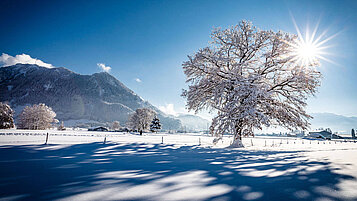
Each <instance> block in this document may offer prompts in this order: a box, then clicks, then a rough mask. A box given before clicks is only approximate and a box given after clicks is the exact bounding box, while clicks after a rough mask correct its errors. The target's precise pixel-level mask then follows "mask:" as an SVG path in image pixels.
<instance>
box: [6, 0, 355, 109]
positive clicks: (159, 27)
mask: <svg viewBox="0 0 357 201" xmlns="http://www.w3.org/2000/svg"><path fill="white" fill-rule="evenodd" d="M356 10H357V1H337V0H336V1H326V0H323V1H263V0H261V1H224V0H216V1H209V0H203V1H198V0H197V1H196V0H190V1H184V0H177V1H174V0H166V1H149V0H146V1H69V0H68V1H66V0H65V1H16V0H2V1H0V24H1V31H0V53H7V54H9V55H12V56H15V55H18V54H22V53H25V54H28V55H30V56H31V57H34V58H38V59H40V60H42V61H44V62H47V63H50V64H52V65H54V66H57V67H66V68H69V69H71V70H72V71H75V72H77V73H81V74H92V73H95V72H99V71H100V69H99V68H98V66H97V63H105V64H106V65H107V66H111V67H112V69H111V71H110V73H111V74H112V75H114V76H115V77H116V78H118V79H119V80H120V81H122V82H123V83H124V84H125V85H127V86H128V87H129V88H131V89H132V90H134V91H135V92H136V93H137V94H139V95H140V96H142V97H143V98H144V99H146V100H148V101H149V102H151V103H152V104H154V105H156V106H165V105H166V104H174V107H175V110H176V111H179V112H180V111H182V108H184V104H185V103H184V99H183V98H182V97H180V94H181V89H182V88H186V87H187V86H186V84H185V77H184V74H183V71H182V68H181V64H182V62H183V61H185V60H186V58H187V55H188V54H192V53H194V52H195V51H197V50H198V49H199V48H203V47H205V46H207V45H208V41H210V38H209V36H210V32H211V30H212V29H213V27H228V26H230V25H235V24H237V23H238V21H240V20H242V19H246V20H250V21H252V22H253V23H254V24H255V25H256V26H257V27H259V28H261V29H272V30H275V31H277V30H283V31H287V32H291V33H296V30H295V28H294V25H293V22H292V19H291V14H292V15H293V16H294V17H295V19H296V22H297V24H298V26H299V27H300V28H302V29H304V28H305V27H306V26H307V24H310V26H311V27H313V26H314V25H315V24H316V23H317V22H318V21H319V20H320V26H319V33H321V32H322V31H324V30H327V29H328V32H327V34H328V35H333V34H336V33H339V34H338V36H336V37H335V38H334V39H333V40H331V41H330V42H329V45H332V47H330V48H329V49H328V52H329V53H331V54H332V55H330V56H328V58H329V59H331V60H333V61H334V62H335V63H336V64H334V63H329V62H325V61H322V66H321V68H320V69H321V72H322V73H323V76H324V79H323V81H322V86H321V88H320V90H319V91H320V92H319V93H318V94H317V95H316V97H315V98H311V99H310V100H309V103H310V104H309V107H308V111H309V112H332V113H336V114H342V115H347V116H357V102H356V100H357V54H356V53H357V51H356V50H357V39H356V36H357V12H356ZM136 78H139V79H140V80H141V81H142V82H137V81H135V79H136Z"/></svg>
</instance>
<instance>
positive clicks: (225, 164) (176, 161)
mask: <svg viewBox="0 0 357 201" xmlns="http://www.w3.org/2000/svg"><path fill="white" fill-rule="evenodd" d="M346 165H347V164H346ZM337 168H338V167H337ZM340 168H342V167H340ZM334 169H336V167H333V166H331V164H330V163H329V162H328V161H313V160H310V159H308V158H304V157H302V156H301V154H300V153H299V152H286V151H249V150H244V149H236V150H227V149H212V148H204V147H196V146H184V147H176V146H174V145H167V144H166V145H162V144H115V143H109V144H102V143H90V144H79V145H47V146H45V145H23V146H0V200H1V198H3V199H9V200H56V199H70V200H214V199H218V200H313V199H318V198H321V199H330V200H336V199H341V198H339V197H338V196H337V195H336V194H334V192H336V191H339V190H340V189H339V187H338V185H337V184H338V183H339V182H340V181H341V180H355V178H354V177H351V176H346V175H341V174H336V173H334V172H333V170H334Z"/></svg>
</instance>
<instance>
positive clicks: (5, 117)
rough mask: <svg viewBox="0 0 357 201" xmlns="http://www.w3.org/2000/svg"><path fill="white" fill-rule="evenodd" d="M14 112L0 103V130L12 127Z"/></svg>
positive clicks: (6, 105)
mask: <svg viewBox="0 0 357 201" xmlns="http://www.w3.org/2000/svg"><path fill="white" fill-rule="evenodd" d="M13 115H14V111H13V110H12V109H11V107H10V106H9V105H8V104H6V103H2V102H0V129H8V128H13V127H14V118H13Z"/></svg>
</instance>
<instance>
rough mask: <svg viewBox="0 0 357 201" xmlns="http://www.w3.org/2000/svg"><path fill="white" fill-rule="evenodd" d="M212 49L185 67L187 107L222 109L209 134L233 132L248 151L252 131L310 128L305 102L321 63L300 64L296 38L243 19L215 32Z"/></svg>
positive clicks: (315, 84) (314, 86)
mask: <svg viewBox="0 0 357 201" xmlns="http://www.w3.org/2000/svg"><path fill="white" fill-rule="evenodd" d="M211 38H212V39H213V41H212V42H211V46H209V47H206V48H203V49H200V50H199V51H198V52H197V53H195V54H194V55H192V56H188V61H186V62H184V63H183V69H184V73H185V74H186V76H187V80H186V82H188V83H189V89H188V90H184V91H183V94H182V95H183V96H184V97H186V98H187V108H188V109H189V110H194V111H196V112H198V111H200V110H202V109H212V110H213V111H217V116H216V117H214V118H213V120H212V124H211V126H210V131H211V133H212V134H215V135H216V136H217V137H221V136H222V135H223V133H225V132H229V133H233V134H234V140H233V143H232V144H231V146H232V147H243V144H242V142H241V137H242V136H248V135H253V129H254V128H257V129H262V126H267V127H269V126H271V125H280V126H283V127H285V128H288V129H295V128H301V129H306V128H307V127H308V126H309V123H308V119H309V118H311V116H309V115H308V114H307V113H306V112H305V109H304V107H305V106H306V99H307V97H308V96H309V95H313V94H315V92H316V89H317V87H318V86H319V84H320V77H321V74H320V72H318V71H317V70H316V66H318V65H319V63H318V61H313V62H309V63H308V64H306V63H305V64H302V63H299V62H297V58H296V45H294V44H296V43H297V42H298V41H297V40H298V39H297V37H296V35H292V34H288V33H283V32H281V31H279V32H273V31H263V30H259V29H257V28H256V27H254V26H252V24H251V23H250V22H247V21H242V22H240V23H239V24H238V25H236V26H234V27H231V28H229V29H224V30H222V29H216V30H214V31H213V33H212V36H211Z"/></svg>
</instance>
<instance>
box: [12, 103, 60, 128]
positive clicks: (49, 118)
mask: <svg viewBox="0 0 357 201" xmlns="http://www.w3.org/2000/svg"><path fill="white" fill-rule="evenodd" d="M55 117H56V113H55V112H54V111H53V110H52V108H50V107H48V106H47V105H45V104H43V103H40V104H38V105H36V104H35V105H33V106H26V107H25V108H24V110H23V111H22V112H21V114H20V116H19V124H18V128H21V129H31V130H44V129H48V128H51V127H52V123H57V122H58V120H57V119H55Z"/></svg>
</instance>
